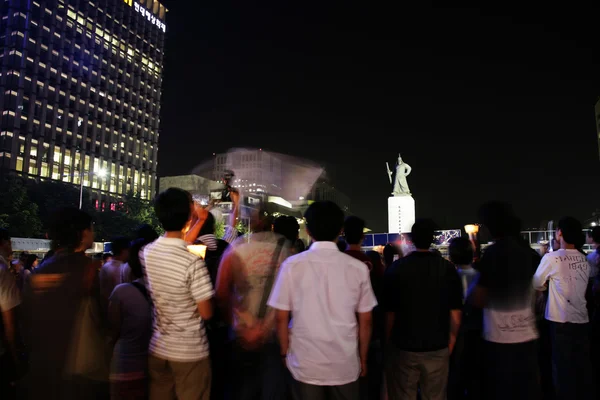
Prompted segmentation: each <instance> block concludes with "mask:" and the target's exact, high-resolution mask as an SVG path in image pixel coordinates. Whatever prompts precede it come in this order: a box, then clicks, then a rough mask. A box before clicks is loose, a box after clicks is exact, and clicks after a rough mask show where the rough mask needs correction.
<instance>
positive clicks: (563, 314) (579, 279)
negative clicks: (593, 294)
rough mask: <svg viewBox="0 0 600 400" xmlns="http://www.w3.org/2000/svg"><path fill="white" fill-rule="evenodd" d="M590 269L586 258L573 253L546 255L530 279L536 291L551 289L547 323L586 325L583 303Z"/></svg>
mask: <svg viewBox="0 0 600 400" xmlns="http://www.w3.org/2000/svg"><path fill="white" fill-rule="evenodd" d="M590 270H591V268H590V265H589V263H588V261H587V259H586V256H585V255H584V254H582V253H580V252H579V251H578V250H575V249H561V250H557V251H554V252H552V253H549V254H546V255H545V256H544V258H542V262H541V263H540V266H539V267H538V269H537V271H536V273H535V275H534V276H533V286H534V288H535V289H537V290H546V286H545V285H546V283H548V286H549V288H550V292H549V294H548V302H547V304H546V319H547V320H548V321H553V322H562V323H565V322H571V323H575V324H584V323H587V322H589V317H588V310H587V306H586V304H587V303H586V300H585V292H586V290H587V285H588V281H589V279H590Z"/></svg>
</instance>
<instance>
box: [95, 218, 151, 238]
mask: <svg viewBox="0 0 600 400" xmlns="http://www.w3.org/2000/svg"><path fill="white" fill-rule="evenodd" d="M94 221H95V225H94V234H95V240H96V241H99V242H107V241H110V240H111V239H112V238H114V237H117V236H129V237H131V236H132V235H133V233H134V232H135V230H136V228H137V227H138V226H139V225H140V224H139V223H138V222H137V221H136V220H135V219H133V218H131V217H130V216H129V215H128V214H126V213H124V212H121V211H104V212H96V213H95V215H94Z"/></svg>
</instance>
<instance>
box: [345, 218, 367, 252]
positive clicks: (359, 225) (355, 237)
mask: <svg viewBox="0 0 600 400" xmlns="http://www.w3.org/2000/svg"><path fill="white" fill-rule="evenodd" d="M364 231H365V221H364V220H363V219H361V218H359V217H356V216H354V215H351V216H349V217H347V218H346V220H345V221H344V238H345V239H346V242H348V244H349V245H358V244H361V242H362V240H363V238H364V236H365V235H364Z"/></svg>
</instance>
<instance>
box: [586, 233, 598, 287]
mask: <svg viewBox="0 0 600 400" xmlns="http://www.w3.org/2000/svg"><path fill="white" fill-rule="evenodd" d="M588 238H589V241H590V242H591V243H590V244H591V245H592V248H593V249H594V251H592V252H591V253H590V254H588V256H587V260H588V262H589V263H590V267H591V270H590V278H591V279H595V278H596V276H598V271H599V270H600V226H595V227H593V228H592V230H591V231H590V232H588Z"/></svg>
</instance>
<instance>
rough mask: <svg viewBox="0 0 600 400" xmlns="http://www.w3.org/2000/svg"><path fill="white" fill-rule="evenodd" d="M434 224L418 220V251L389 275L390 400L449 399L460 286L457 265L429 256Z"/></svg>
mask: <svg viewBox="0 0 600 400" xmlns="http://www.w3.org/2000/svg"><path fill="white" fill-rule="evenodd" d="M434 230H435V224H434V223H433V221H431V220H429V219H419V220H417V221H416V222H415V224H414V225H413V227H412V231H411V239H412V241H413V244H414V245H415V247H416V251H415V252H413V253H411V254H410V255H408V256H406V257H404V258H401V259H399V260H398V261H396V262H395V263H394V264H393V265H392V266H391V267H390V268H389V269H387V270H386V273H385V279H384V289H383V307H384V309H385V311H386V337H387V339H388V340H387V347H386V354H387V355H388V357H387V360H386V366H385V370H386V379H387V387H388V396H389V399H390V400H397V399H402V400H404V399H406V400H413V399H416V398H417V387H418V386H419V385H420V387H421V394H422V396H423V398H426V399H431V400H437V399H440V400H442V399H445V398H446V384H447V381H448V363H449V357H450V354H451V353H452V349H453V347H454V343H455V342H456V335H457V333H458V328H459V326H460V320H461V308H462V285H461V283H460V278H459V276H458V273H457V272H456V269H455V268H454V266H453V265H452V264H451V263H450V262H449V261H446V260H445V259H444V258H442V257H440V256H439V255H438V254H435V253H432V252H430V251H429V247H430V246H431V243H432V241H433V233H434Z"/></svg>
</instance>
